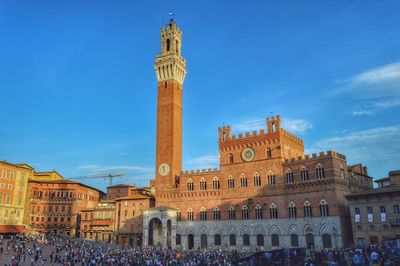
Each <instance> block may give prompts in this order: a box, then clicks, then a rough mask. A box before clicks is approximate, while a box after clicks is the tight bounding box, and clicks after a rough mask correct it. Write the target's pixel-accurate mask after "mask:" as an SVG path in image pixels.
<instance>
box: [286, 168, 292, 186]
mask: <svg viewBox="0 0 400 266" xmlns="http://www.w3.org/2000/svg"><path fill="white" fill-rule="evenodd" d="M286 183H288V184H291V183H293V173H292V171H291V170H290V169H288V170H287V171H286Z"/></svg>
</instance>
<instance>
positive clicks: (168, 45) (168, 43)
mask: <svg viewBox="0 0 400 266" xmlns="http://www.w3.org/2000/svg"><path fill="white" fill-rule="evenodd" d="M170 42H171V41H170V40H169V39H167V52H168V51H169V50H170V48H171V43H170Z"/></svg>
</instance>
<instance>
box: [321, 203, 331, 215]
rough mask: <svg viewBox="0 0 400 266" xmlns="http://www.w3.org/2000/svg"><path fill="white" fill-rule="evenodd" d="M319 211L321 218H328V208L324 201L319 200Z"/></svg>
mask: <svg viewBox="0 0 400 266" xmlns="http://www.w3.org/2000/svg"><path fill="white" fill-rule="evenodd" d="M319 210H320V212H321V216H329V207H328V203H327V202H326V201H325V200H321V202H320V204H319Z"/></svg>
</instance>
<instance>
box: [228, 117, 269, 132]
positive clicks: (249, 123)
mask: <svg viewBox="0 0 400 266" xmlns="http://www.w3.org/2000/svg"><path fill="white" fill-rule="evenodd" d="M265 121H266V120H265V118H263V117H252V118H247V119H242V120H238V121H237V122H236V123H234V124H233V125H232V129H233V130H235V131H237V132H248V131H253V130H260V129H263V128H265V127H266V122H265Z"/></svg>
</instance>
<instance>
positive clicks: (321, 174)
mask: <svg viewBox="0 0 400 266" xmlns="http://www.w3.org/2000/svg"><path fill="white" fill-rule="evenodd" d="M315 172H316V174H317V179H323V178H325V172H324V167H323V166H322V165H321V164H318V165H317V167H316V168H315Z"/></svg>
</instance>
